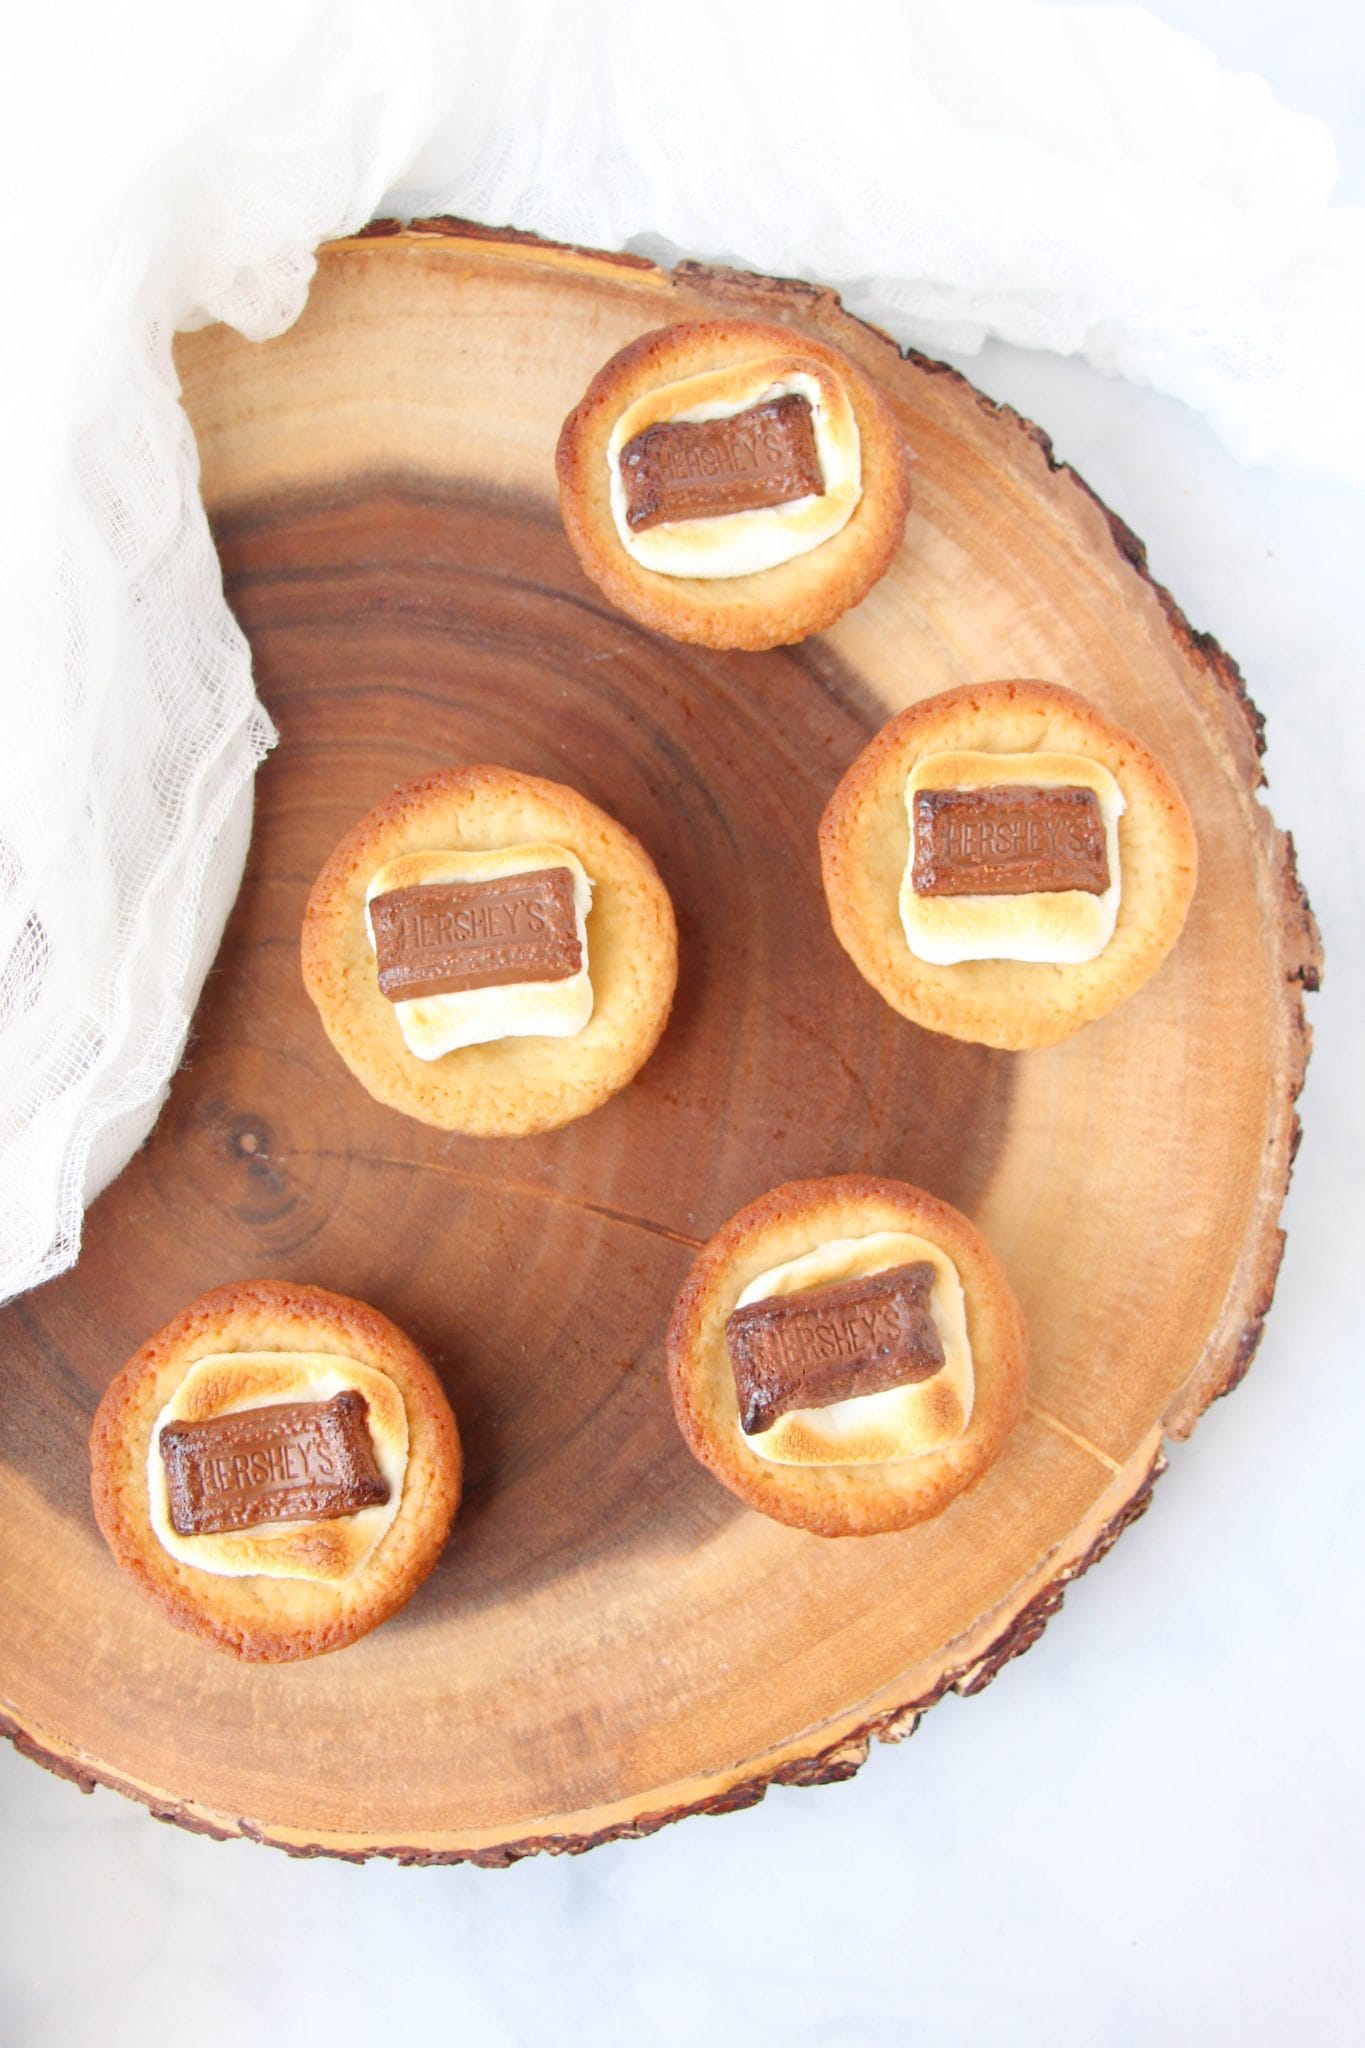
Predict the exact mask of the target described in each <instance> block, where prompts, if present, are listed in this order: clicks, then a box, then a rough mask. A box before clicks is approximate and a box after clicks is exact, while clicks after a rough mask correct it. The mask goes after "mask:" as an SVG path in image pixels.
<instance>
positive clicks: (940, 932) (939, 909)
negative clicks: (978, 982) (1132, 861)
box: [900, 751, 1127, 967]
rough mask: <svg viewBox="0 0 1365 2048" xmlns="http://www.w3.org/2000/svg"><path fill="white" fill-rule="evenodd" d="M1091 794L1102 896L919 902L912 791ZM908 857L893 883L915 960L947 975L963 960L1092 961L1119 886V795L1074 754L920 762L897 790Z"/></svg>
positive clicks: (956, 755) (1104, 775)
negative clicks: (1008, 789) (1025, 788)
mask: <svg viewBox="0 0 1365 2048" xmlns="http://www.w3.org/2000/svg"><path fill="white" fill-rule="evenodd" d="M1009 783H1013V784H1016V785H1018V784H1024V785H1033V786H1036V787H1038V788H1041V789H1076V788H1080V789H1091V790H1093V791H1094V792H1095V795H1096V797H1097V798H1098V800H1099V807H1100V817H1101V819H1102V821H1103V824H1104V843H1105V847H1106V849H1107V851H1108V855H1109V887H1108V888H1107V889H1106V890H1105V891H1104V893H1103V895H1101V896H1092V895H1090V894H1088V893H1087V891H1086V890H1084V889H1057V890H1053V891H1051V892H1047V891H1043V890H1035V891H1030V892H1028V893H1026V894H1023V895H1019V896H920V895H917V894H916V892H915V886H914V881H913V879H912V877H913V874H914V867H915V797H916V794H917V793H918V792H919V791H920V790H922V789H986V788H990V787H992V786H993V785H1000V784H1009ZM905 807H906V810H907V812H908V813H909V817H910V853H909V857H908V858H907V860H906V863H905V875H904V878H903V879H902V882H901V893H900V913H901V924H902V926H903V927H904V930H905V938H906V943H907V944H908V946H909V948H910V951H911V952H912V953H913V954H914V955H915V957H916V959H918V960H927V961H928V962H930V964H931V965H933V966H935V967H956V966H958V965H959V964H960V963H961V962H962V961H964V960H1032V961H1039V962H1047V963H1051V964H1053V965H1056V966H1075V965H1077V964H1079V963H1080V962H1081V961H1083V960H1093V959H1095V958H1096V956H1097V955H1098V954H1100V953H1102V952H1103V951H1104V949H1105V947H1106V946H1107V945H1108V944H1109V941H1110V939H1112V938H1113V936H1114V925H1115V923H1116V921H1117V919H1118V914H1119V898H1120V894H1121V891H1122V886H1123V885H1122V878H1121V876H1120V873H1119V819H1120V818H1121V817H1122V815H1123V813H1124V811H1125V809H1126V808H1127V806H1126V804H1125V802H1124V796H1123V791H1122V790H1121V789H1120V788H1119V786H1118V783H1117V782H1116V781H1115V780H1114V778H1113V776H1112V775H1111V774H1110V772H1109V770H1108V769H1107V768H1104V767H1102V766H1101V765H1100V763H1099V762H1098V761H1091V760H1088V759H1087V758H1086V757H1085V756H1084V755H1083V754H1042V753H1039V754H982V753H968V752H965V751H964V752H953V753H942V754H925V755H924V756H923V757H922V759H920V760H919V761H917V762H916V763H915V765H914V767H913V768H912V769H911V771H910V774H909V776H908V777H907V779H906V784H905Z"/></svg>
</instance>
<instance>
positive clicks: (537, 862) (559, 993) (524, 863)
mask: <svg viewBox="0 0 1365 2048" xmlns="http://www.w3.org/2000/svg"><path fill="white" fill-rule="evenodd" d="M542 868H567V869H568V870H569V873H570V874H571V875H572V876H573V898H574V922H575V926H576V928H577V932H578V943H579V946H580V947H581V949H582V957H583V964H582V966H581V968H580V969H579V971H578V973H577V974H573V975H569V976H568V977H567V978H566V979H564V980H562V981H515V982H508V983H507V984H505V985H504V986H503V987H500V988H474V989H460V990H456V991H452V992H451V993H450V994H447V995H430V996H420V997H415V998H412V999H410V1000H408V1001H404V1002H397V1003H395V1004H394V1005H393V1008H394V1013H395V1015H396V1017H397V1020H398V1028H399V1030H400V1031H401V1032H402V1034H403V1043H404V1044H405V1045H406V1046H407V1048H408V1051H409V1052H411V1053H415V1054H416V1056H417V1058H418V1059H419V1060H438V1059H440V1058H441V1057H442V1056H443V1054H445V1053H448V1052H456V1051H458V1050H459V1049H460V1047H461V1046H466V1045H487V1044H488V1043H489V1042H490V1041H492V1040H493V1039H498V1038H572V1037H573V1035H574V1033H575V1032H576V1031H581V1030H582V1029H583V1027H584V1025H585V1024H586V1023H587V1021H588V1019H589V1018H590V1017H591V1016H592V1003H593V996H592V981H591V979H590V977H589V973H588V932H587V921H588V913H589V911H590V910H591V908H592V891H593V884H592V882H591V880H590V879H589V877H588V875H587V874H586V873H585V872H584V869H583V863H582V862H581V861H580V860H579V858H578V856H577V854H575V853H570V852H569V850H568V848H567V847H564V846H552V845H549V844H545V845H535V846H507V847H501V848H499V849H498V850H497V851H496V852H492V853H455V852H448V853H447V852H436V853H405V854H402V855H400V856H399V858H398V859H397V860H391V861H389V862H387V863H386V864H385V866H383V867H382V868H380V869H379V870H378V871H377V873H375V874H374V875H372V876H371V878H370V884H369V887H368V888H367V889H366V891H365V930H366V933H367V934H368V936H369V941H370V950H371V952H373V951H374V925H373V923H372V921H371V918H370V904H371V903H372V902H373V900H374V898H375V897H376V896H383V895H385V894H387V892H388V891H389V890H390V889H412V888H419V887H420V886H421V885H422V884H423V883H428V882H492V881H497V880H500V879H501V878H502V877H503V876H505V875H525V874H534V873H536V872H537V870H539V869H542Z"/></svg>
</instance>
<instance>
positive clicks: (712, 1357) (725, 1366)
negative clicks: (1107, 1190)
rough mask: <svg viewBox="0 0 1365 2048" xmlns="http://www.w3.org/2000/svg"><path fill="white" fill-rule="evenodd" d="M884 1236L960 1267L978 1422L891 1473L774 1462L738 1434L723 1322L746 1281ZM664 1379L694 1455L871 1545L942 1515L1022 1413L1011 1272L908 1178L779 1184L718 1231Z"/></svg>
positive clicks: (685, 1297)
mask: <svg viewBox="0 0 1365 2048" xmlns="http://www.w3.org/2000/svg"><path fill="white" fill-rule="evenodd" d="M879 1230H903V1231H911V1232H913V1233H914V1234H915V1235H916V1236H919V1237H923V1238H926V1239H928V1240H929V1242H930V1243H932V1244H935V1245H939V1246H941V1247H942V1249H943V1250H944V1251H945V1252H946V1253H947V1254H948V1256H949V1258H950V1259H951V1260H952V1261H953V1264H954V1265H955V1266H956V1267H957V1270H958V1274H959V1276H960V1278H961V1281H962V1292H963V1296H964V1300H965V1303H966V1311H967V1334H968V1338H969V1340H970V1343H971V1349H972V1368H973V1375H974V1379H975V1401H974V1405H973V1409H972V1417H971V1421H970V1422H969V1424H968V1426H967V1429H966V1431H965V1432H964V1434H963V1435H962V1436H961V1437H960V1438H959V1439H958V1441H957V1442H956V1443H953V1444H950V1445H949V1446H948V1447H947V1448H946V1449H943V1450H938V1451H928V1452H926V1453H924V1454H923V1455H922V1456H920V1457H916V1458H906V1459H903V1460H901V1461H899V1462H897V1463H895V1464H886V1465H843V1466H838V1465H834V1466H831V1465H824V1466H820V1467H818V1468H817V1467H810V1466H792V1465H775V1464H770V1463H768V1462H767V1461H766V1460H764V1459H762V1458H760V1457H758V1456H757V1455H756V1454H755V1453H754V1452H753V1451H752V1450H750V1449H749V1447H748V1445H747V1444H746V1443H745V1441H744V1438H743V1436H742V1434H741V1432H740V1429H739V1411H738V1407H737V1404H736V1400H735V1385H734V1375H733V1372H732V1370H731V1366H730V1358H729V1352H728V1350H727V1347H726V1337H725V1324H726V1320H727V1318H728V1317H729V1315H730V1313H731V1311H732V1310H733V1309H734V1306H735V1304H736V1302H737V1301H738V1299H739V1296H740V1294H741V1293H742V1292H743V1290H744V1289H745V1287H747V1286H748V1284H749V1282H750V1281H751V1280H755V1279H757V1277H758V1275H759V1274H760V1273H764V1272H767V1271H768V1270H769V1268H770V1267H773V1266H777V1265H781V1264H783V1263H784V1262H785V1261H787V1260H789V1259H794V1258H798V1257H800V1255H801V1254H802V1253H803V1252H808V1251H812V1250H814V1249H815V1247H816V1246H818V1245H821V1244H826V1243H828V1242H830V1240H832V1239H835V1238H841V1237H863V1236H869V1235H871V1233H872V1232H874V1231H879ZM668 1371H669V1379H670V1382H671V1385H672V1390H673V1407H674V1411H675V1413H676V1415H677V1418H678V1426H679V1428H680V1429H681V1430H682V1433H683V1435H684V1437H685V1438H686V1439H687V1443H688V1446H689V1448H690V1449H691V1451H692V1452H693V1453H694V1455H695V1456H696V1457H698V1458H699V1459H700V1460H701V1462H702V1464H703V1465H707V1466H709V1467H710V1469H711V1471H712V1472H714V1473H715V1475H716V1477H717V1479H719V1480H720V1481H721V1482H722V1483H723V1484H724V1485H726V1486H728V1487H729V1489H730V1491H731V1492H732V1493H736V1494H738V1495H739V1497H740V1499H741V1500H742V1501H745V1502H747V1503H748V1505H749V1506H750V1507H752V1508H757V1509H758V1510H759V1512H760V1513H761V1514H765V1515H771V1516H772V1517H773V1519H774V1520H775V1521H779V1522H788V1523H790V1524H792V1526H793V1527H795V1528H799V1529H809V1530H811V1531H813V1532H814V1533H815V1534H816V1535H818V1536H871V1535H875V1534H877V1533H878V1532H880V1531H884V1530H888V1529H908V1528H910V1527H911V1526H912V1525H913V1524H914V1523H916V1522H925V1521H928V1520H930V1519H931V1518H932V1517H933V1516H934V1515H938V1514H941V1513H942V1512H943V1510H944V1508H946V1507H947V1506H948V1504H949V1502H950V1501H952V1500H954V1499H955V1498H956V1497H957V1495H958V1494H960V1493H963V1492H965V1491H966V1489H967V1488H968V1487H969V1486H971V1485H973V1484H974V1483H975V1481H976V1480H978V1479H979V1478H980V1477H981V1474H982V1473H983V1472H984V1471H985V1470H986V1469H987V1467H988V1466H989V1465H991V1464H992V1463H993V1462H994V1460H995V1459H996V1458H997V1457H998V1456H999V1454H1000V1450H1001V1448H1002V1446H1003V1444H1004V1442H1005V1439H1006V1437H1007V1436H1008V1435H1009V1433H1010V1431H1011V1430H1012V1429H1013V1428H1014V1425H1015V1423H1016V1422H1017V1421H1018V1420H1019V1417H1020V1415H1021V1414H1022V1413H1023V1408H1024V1391H1025V1383H1026V1380H1027V1374H1028V1363H1027V1343H1026V1338H1025V1332H1024V1321H1023V1316H1022V1314H1021V1313H1020V1309H1019V1304H1018V1303H1017V1302H1016V1300H1015V1298H1014V1294H1013V1292H1012V1290H1011V1288H1010V1284H1009V1282H1008V1280H1007V1279H1006V1278H1005V1273H1004V1269H1003V1268H1002V1266H1001V1264H1000V1262H999V1260H998V1259H997V1258H996V1256H995V1254H994V1252H992V1250H991V1249H990V1246H989V1245H988V1244H987V1243H986V1242H985V1240H984V1239H983V1238H982V1237H981V1236H980V1234H979V1233H978V1232H977V1230H976V1229H975V1228H974V1227H973V1225H972V1224H971V1223H969V1222H968V1220H967V1218H966V1217H965V1216H963V1215H962V1214H961V1213H960V1212H959V1211H958V1210H956V1209H953V1208H950V1207H949V1205H948V1204H947V1203H946V1202H940V1201H938V1200H937V1199H936V1197H935V1196H933V1195H928V1194H925V1193H924V1191H923V1190H922V1189H921V1188H915V1187H911V1186H909V1185H908V1183H906V1182H905V1181H897V1180H880V1179H877V1178H875V1177H873V1176H872V1175H867V1174H846V1175H841V1176H839V1177H837V1178H834V1179H831V1180H800V1181H790V1182H788V1183H787V1184H786V1186H784V1187H779V1188H774V1189H773V1190H772V1192H771V1193H770V1194H766V1195H761V1196H760V1197H759V1199H758V1200H757V1201H756V1202H750V1203H749V1205H748V1207H747V1208H744V1209H741V1210H740V1211H739V1214H738V1215H737V1216H732V1217H731V1219H730V1221H729V1222H728V1223H727V1224H725V1225H724V1227H723V1228H722V1229H721V1230H719V1231H717V1233H716V1235H715V1236H714V1237H713V1238H712V1239H711V1241H710V1243H709V1244H707V1245H705V1246H704V1247H703V1249H702V1251H701V1253H700V1254H699V1255H698V1258H697V1260H696V1263H695V1264H694V1265H693V1267H692V1270H691V1272H690V1273H689V1274H688V1276H687V1279H686V1281H685V1282H684V1283H683V1289H682V1292H681V1293H680V1294H679V1296H678V1300H677V1305H676V1307H675V1308H674V1311H673V1319H672V1321H671V1323H670V1324H669V1328H668Z"/></svg>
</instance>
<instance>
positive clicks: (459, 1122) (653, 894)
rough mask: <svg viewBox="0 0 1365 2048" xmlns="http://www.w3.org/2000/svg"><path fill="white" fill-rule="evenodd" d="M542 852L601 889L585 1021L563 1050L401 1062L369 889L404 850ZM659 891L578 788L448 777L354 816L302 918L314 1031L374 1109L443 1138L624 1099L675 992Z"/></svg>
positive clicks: (673, 940) (669, 920)
mask: <svg viewBox="0 0 1365 2048" xmlns="http://www.w3.org/2000/svg"><path fill="white" fill-rule="evenodd" d="M544 841H549V842H552V843H554V844H557V845H561V846H565V847H567V848H568V849H569V850H570V852H572V853H576V854H577V855H578V858H579V859H580V860H581V861H582V863H583V866H584V867H585V868H586V869H587V872H588V874H589V876H590V877H591V879H592V881H593V883H594V885H595V887H594V892H593V903H592V910H591V913H590V914H589V917H588V922H587V935H588V971H589V975H590V977H591V980H592V987H593V1013H592V1016H591V1018H590V1020H589V1021H588V1023H587V1024H586V1025H585V1026H584V1028H583V1030H581V1031H580V1032H578V1033H576V1034H575V1035H574V1036H573V1037H571V1038H549V1037H534V1038H506V1039H499V1040H495V1041H493V1042H492V1043H490V1044H487V1045H470V1046H465V1047H462V1048H461V1049H460V1050H459V1051H457V1052H451V1053H447V1054H445V1055H444V1056H443V1057H442V1058H440V1059H435V1060H423V1059H419V1058H418V1057H417V1055H416V1054H415V1053H413V1052H410V1051H409V1050H408V1047H407V1046H406V1044H405V1043H404V1041H403V1036H402V1033H401V1031H400V1030H399V1027H398V1020H397V1017H396V1016H395V1014H394V1005H393V1004H392V1003H391V1002H389V1001H388V1000H387V999H386V998H385V997H384V996H382V995H381V994H380V992H379V981H378V975H377V972H376V968H375V962H374V955H373V953H372V951H371V948H370V942H369V937H368V935H367V933H366V930H365V891H366V889H367V887H368V885H369V883H370V880H371V878H372V877H373V876H374V874H375V873H376V872H377V871H378V869H380V868H381V867H383V866H385V865H386V864H387V863H388V862H389V861H391V860H395V859H396V858H397V857H398V856H399V855H400V854H406V853H415V852H421V851H433V852H434V851H449V850H459V851H479V850H493V849H497V848H502V847H511V846H518V845H523V844H531V843H539V842H544ZM677 970H678V944H677V926H676V923H675V921H674V917H673V906H672V904H671V903H670V901H669V898H668V892H667V890H666V889H665V888H664V885H663V883H662V882H661V881H660V879H659V876H658V872H657V870H656V869H655V866H654V863H653V861H651V859H650V857H649V855H648V854H647V853H646V852H645V850H644V848H643V847H642V846H641V844H640V842H639V840H638V839H636V838H635V836H634V834H633V833H631V832H628V831H627V830H626V828H625V826H624V825H619V824H617V822H616V820H615V819H614V818H610V817H608V816H607V814H606V812H605V811H601V810H599V809H598V807H597V805H596V804H593V803H590V802H589V801H588V799H587V798H586V797H584V796H580V795H579V794H578V792H577V790H573V789H568V788H566V787H565V786H564V784H562V783H558V782H546V781H543V780H542V779H541V778H540V777H538V776H534V775H521V774H519V773H517V772H516V771H515V770H513V769H510V768H492V767H477V768H446V769H441V770H439V771H438V772H437V773H436V774H434V775H427V776H424V777H423V778H422V779H421V780H420V781H418V782H408V783H405V784H404V785H403V786H402V787H401V788H400V789H396V790H395V791H394V792H393V794H392V795H391V796H389V797H387V798H386V799H385V801H384V802H383V803H382V804H379V805H378V806H377V807H376V809H374V810H373V811H371V812H370V813H369V815H368V816H367V817H365V818H362V819H361V821H360V823H359V824H358V825H356V826H355V827H354V828H353V829H352V830H351V831H350V832H348V833H347V835H346V837H345V838H344V839H343V840H342V842H341V844H340V846H338V847H337V849H336V851H335V853H333V855H332V856H331V858H330V860H328V862H327V863H326V865H325V866H324V868H323V870H322V872H321V874H320V875H319V876H318V879H317V881H316V882H315V883H314V885H313V890H312V893H311V895H310V896H309V898H308V908H307V910H306V912H305V915H304V922H303V978H304V982H305V985H306V986H307V989H308V993H309V995H310V996H311V997H312V998H313V1001H314V1003H315V1004H316V1005H317V1010H318V1014H319V1016H320V1017H321V1019H322V1023H323V1027H324V1029H325V1030H326V1032H327V1036H328V1037H329V1038H330V1039H331V1041H332V1044H333V1045H334V1046H335V1047H336V1049H337V1051H338V1052H339V1053H340V1054H341V1057H342V1059H343V1060H345V1062H346V1064H347V1066H348V1067H349V1068H350V1070H351V1072H352V1073H353V1074H354V1075H355V1077H356V1079H357V1080H358V1081H360V1082H361V1083H362V1085H363V1086H364V1087H365V1088H367V1089H368V1090H369V1092H370V1094H371V1095H373V1096H374V1097H375V1099H376V1100H377V1101H379V1102H383V1103H386V1104H388V1106H389V1107H390V1108H392V1109H401V1110H402V1111H403V1112H404V1113H405V1114H406V1115H407V1116H414V1117H418V1118H419V1119H420V1120H421V1121H422V1122H423V1123H427V1124H435V1125H436V1126H437V1127H438V1128H439V1129H441V1130H446V1131H463V1132H466V1133H468V1134H470V1135H471V1136H475V1137H485V1136H500V1137H522V1136H525V1135H527V1134H528V1133H530V1132H534V1131H550V1130H554V1129H556V1128H557V1127H558V1126H559V1125H561V1124H566V1123H570V1122H571V1121H572V1120H573V1119H574V1118H575V1117H580V1116H586V1115H587V1114H588V1112H589V1111H590V1110H593V1109H596V1108H598V1107H599V1105H600V1104H601V1103H603V1102H605V1101H607V1099H608V1098H609V1097H610V1096H612V1095H614V1094H615V1093H616V1092H617V1090H618V1089H621V1088H624V1087H625V1085H626V1083H627V1082H628V1081H630V1080H631V1079H632V1078H633V1077H634V1075H635V1074H636V1073H637V1072H638V1071H639V1069H640V1068H641V1067H642V1066H643V1065H644V1063H645V1061H646V1060H647V1059H648V1058H649V1055H650V1054H651V1053H652V1052H653V1050H654V1048H655V1046H656V1045H657V1044H658V1041H659V1038H660V1035H661V1034H662V1032H663V1028H664V1025H665V1024H666V1023H667V1022H668V1013H669V1010H670V1008H671V1007H672V1002H673V990H674V986H675V983H676V981H677Z"/></svg>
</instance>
